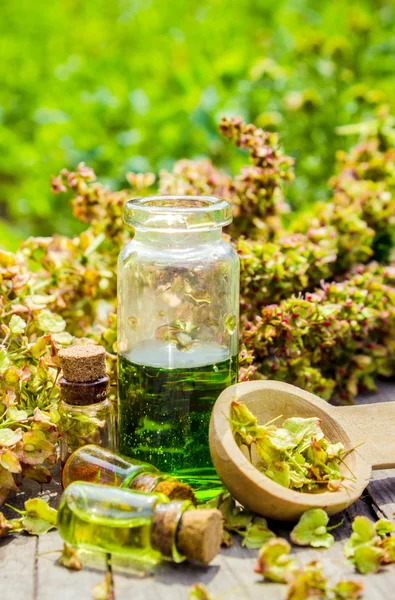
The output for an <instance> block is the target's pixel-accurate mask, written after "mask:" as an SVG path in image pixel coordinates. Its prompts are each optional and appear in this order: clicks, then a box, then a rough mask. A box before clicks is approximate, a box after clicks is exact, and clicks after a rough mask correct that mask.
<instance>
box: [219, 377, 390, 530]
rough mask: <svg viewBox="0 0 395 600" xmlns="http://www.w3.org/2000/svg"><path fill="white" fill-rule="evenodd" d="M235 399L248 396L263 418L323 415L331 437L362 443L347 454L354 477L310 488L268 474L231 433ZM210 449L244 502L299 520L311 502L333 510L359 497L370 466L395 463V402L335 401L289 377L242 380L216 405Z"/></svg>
mask: <svg viewBox="0 0 395 600" xmlns="http://www.w3.org/2000/svg"><path fill="white" fill-rule="evenodd" d="M235 399H237V400H241V401H243V402H245V404H246V405H247V407H248V408H249V409H250V410H251V412H252V413H253V414H254V415H255V416H256V417H257V419H258V423H259V424H262V425H263V424H264V423H267V422H268V421H270V420H271V419H274V418H275V417H278V416H279V415H282V417H283V418H282V419H280V420H279V421H278V425H279V426H280V424H281V422H282V421H283V420H285V419H287V418H288V417H319V418H320V419H321V426H322V429H323V431H324V433H325V436H326V437H327V438H328V440H329V441H330V442H332V443H336V442H342V443H343V444H344V447H345V449H346V450H348V449H351V448H354V447H355V446H358V445H359V444H363V445H362V446H360V447H359V448H358V449H356V450H354V451H353V452H351V453H350V454H349V455H348V456H347V458H346V459H345V462H346V463H347V466H348V467H349V468H350V470H351V471H352V473H353V474H354V475H355V481H350V480H345V481H344V485H343V486H342V487H341V488H340V489H339V490H338V491H337V492H322V493H317V494H308V493H301V492H297V491H295V490H290V489H288V488H285V487H283V486H281V485H279V484H278V483H276V482H274V481H272V480H271V479H269V478H268V477H266V476H265V475H264V474H263V473H261V472H260V471H258V469H256V468H255V467H254V466H253V465H252V464H251V463H250V461H249V459H248V458H247V454H244V451H242V450H241V449H240V448H239V447H238V446H237V444H236V442H235V440H234V438H233V434H232V431H231V428H230V424H229V420H228V419H229V417H230V405H231V402H232V400H235ZM210 450H211V456H212V459H213V463H214V466H215V469H216V471H217V473H218V475H219V477H220V478H221V479H222V481H223V483H224V485H225V486H226V487H227V489H228V490H229V491H230V493H231V494H232V495H233V497H234V498H236V500H238V501H239V502H240V503H241V504H242V505H243V506H244V507H245V508H248V509H249V510H252V511H253V512H255V513H258V514H259V515H263V516H265V517H270V518H273V519H279V520H282V521H296V520H297V519H298V518H299V517H300V515H301V514H302V513H303V512H304V511H305V510H308V509H309V508H324V509H325V510H326V511H327V513H328V514H329V515H333V514H335V513H338V512H340V511H342V510H344V509H345V508H347V506H349V505H350V504H352V503H353V502H355V500H357V498H359V496H360V495H361V494H362V492H363V490H364V489H365V487H366V486H367V484H368V483H369V479H370V475H371V469H372V468H373V469H388V468H391V467H395V402H382V403H377V404H366V405H361V406H342V407H336V406H331V405H330V404H328V403H327V402H325V401H324V400H322V399H321V398H318V396H315V395H314V394H310V393H309V392H305V391H303V390H301V389H299V388H297V387H295V386H293V385H289V384H288V383H280V382H278V381H249V382H245V383H239V384H236V385H233V386H230V387H228V388H227V389H226V390H224V391H223V392H222V394H221V395H220V396H219V398H218V400H217V401H216V403H215V405H214V408H213V413H212V416H211V422H210ZM344 473H345V475H348V476H350V474H349V473H347V472H346V471H345V472H344ZM350 477H351V476H350Z"/></svg>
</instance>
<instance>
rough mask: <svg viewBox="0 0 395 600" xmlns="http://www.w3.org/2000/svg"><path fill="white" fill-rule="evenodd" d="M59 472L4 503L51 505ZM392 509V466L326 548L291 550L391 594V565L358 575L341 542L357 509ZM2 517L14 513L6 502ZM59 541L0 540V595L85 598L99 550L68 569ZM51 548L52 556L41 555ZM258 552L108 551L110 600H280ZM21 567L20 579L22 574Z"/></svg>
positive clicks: (372, 597)
mask: <svg viewBox="0 0 395 600" xmlns="http://www.w3.org/2000/svg"><path fill="white" fill-rule="evenodd" d="M379 387H380V394H379V395H376V394H368V395H365V396H362V397H360V398H359V399H358V401H360V402H361V403H370V402H380V401H391V400H395V385H394V384H393V383H387V382H381V383H380V384H379ZM58 481H59V478H58V475H57V476H56V479H55V481H54V482H52V483H51V484H49V485H41V486H40V485H39V484H37V483H35V482H29V481H25V482H24V483H23V486H22V488H21V491H20V493H18V494H16V495H12V496H10V498H9V502H10V503H11V504H13V505H14V506H16V507H17V508H23V503H24V501H25V500H26V499H27V498H28V497H34V496H41V497H43V498H44V499H46V500H48V501H49V503H50V504H51V505H52V506H56V505H57V502H58V498H59V493H60V491H61V489H60V485H59V483H58ZM394 510H395V469H393V470H388V471H376V472H374V473H373V476H372V480H371V482H370V484H369V486H368V488H367V490H366V491H365V493H364V494H363V496H362V498H361V499H360V500H359V501H358V502H356V503H355V504H354V505H353V506H351V507H350V508H349V509H348V510H347V511H346V512H345V513H343V514H342V515H337V516H335V517H333V518H332V519H331V523H336V522H338V521H340V520H341V518H342V517H343V518H344V522H343V524H342V526H341V527H339V528H338V529H336V530H334V531H333V533H334V535H335V539H336V543H335V545H334V546H333V547H332V548H330V549H329V550H325V551H320V550H314V549H305V548H295V547H293V550H292V551H293V553H295V554H296V555H297V556H298V558H299V559H300V561H301V563H302V564H306V563H307V562H308V561H310V560H322V562H323V563H324V565H325V573H326V574H327V575H328V576H329V577H330V580H331V581H332V582H334V581H335V580H337V579H339V578H341V577H348V578H352V579H360V580H362V581H363V583H364V586H365V595H364V598H365V599H366V600H383V599H386V598H392V596H393V589H394V587H395V567H394V566H392V567H388V568H386V569H383V571H382V572H381V573H380V574H378V575H368V576H361V575H358V574H357V573H355V572H354V568H353V566H352V565H351V564H350V563H349V561H347V560H346V559H345V558H344V556H343V545H344V540H345V539H346V538H347V537H348V536H349V535H350V532H351V522H352V519H353V518H354V516H355V515H357V514H364V515H367V516H369V518H371V519H373V520H374V519H376V518H378V517H380V516H386V517H388V518H392V513H393V511H394ZM4 512H5V513H6V514H7V516H9V517H12V516H15V515H14V514H13V513H12V511H10V509H7V508H5V509H4ZM270 526H271V528H272V529H273V530H274V531H275V532H276V533H277V534H278V535H280V536H284V537H286V538H287V539H289V533H290V526H287V525H284V524H283V523H274V522H273V523H271V524H270ZM61 548H62V541H61V539H60V537H59V535H58V533H57V532H56V531H53V532H50V533H49V534H47V535H45V536H42V537H41V538H35V537H29V536H25V535H20V536H13V537H12V538H11V537H10V538H5V539H2V540H0V569H1V574H2V578H1V588H0V589H1V592H0V596H1V600H53V598H54V597H56V599H57V600H58V599H59V600H66V599H67V600H69V599H70V598H72V597H73V596H74V595H75V596H76V597H78V599H79V600H85V599H86V600H89V599H90V598H91V594H92V588H93V586H94V585H95V584H96V583H99V582H100V581H101V580H102V579H103V577H104V574H105V572H106V570H107V569H108V568H109V567H108V565H107V564H106V558H105V555H102V554H94V553H90V552H80V556H81V558H82V560H83V563H84V568H83V570H82V571H80V572H75V573H73V572H71V571H69V570H67V569H65V568H64V567H61V566H59V565H58V564H57V558H58V555H59V554H58V553H53V550H60V549H61ZM47 552H50V554H47ZM256 556H257V551H256V550H247V549H245V548H242V547H241V545H240V542H239V541H236V542H235V544H234V546H233V547H232V548H230V549H223V550H222V551H221V554H220V555H219V556H218V557H217V558H216V559H215V560H214V561H213V563H212V564H211V565H210V566H208V567H201V566H197V565H192V564H187V563H184V564H181V565H173V564H171V563H161V564H159V565H157V566H156V567H152V566H150V567H149V568H145V567H144V566H143V565H141V564H138V563H132V562H130V561H129V560H127V559H124V558H121V557H115V556H113V557H112V568H113V573H114V584H115V585H114V587H115V598H116V600H129V599H130V598H131V597H133V600H170V599H171V600H186V598H187V596H188V589H189V587H190V586H191V585H193V584H194V583H197V582H200V583H203V584H204V585H206V586H207V588H208V589H209V591H210V593H212V594H213V595H214V596H215V597H217V598H221V599H222V600H224V599H225V598H226V600H240V599H241V598H243V599H244V598H245V599H247V600H249V599H251V600H255V599H256V600H258V599H259V600H261V598H262V597H265V598H266V599H267V600H280V599H283V598H284V595H285V589H286V588H285V586H282V585H278V584H267V583H261V582H260V577H259V576H258V575H256V574H254V573H253V568H254V564H255V561H256ZM21 573H23V577H22V576H21Z"/></svg>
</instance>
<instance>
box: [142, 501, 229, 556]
mask: <svg viewBox="0 0 395 600" xmlns="http://www.w3.org/2000/svg"><path fill="white" fill-rule="evenodd" d="M170 504H171V505H172V506H170V505H169V504H165V505H159V506H158V510H156V511H155V513H154V516H153V522H152V530H151V543H152V546H153V548H155V549H156V550H158V551H159V552H160V553H161V554H162V556H166V557H169V558H171V557H172V555H173V545H174V544H175V546H176V548H177V550H178V552H179V553H180V554H181V555H182V556H184V557H185V558H188V559H190V560H194V561H197V562H200V563H202V564H208V563H209V562H211V561H212V559H213V558H215V556H217V554H218V552H219V549H220V546H221V541H222V534H223V526H222V513H221V512H220V511H219V510H217V509H212V510H202V509H193V510H186V511H185V512H183V513H182V515H181V516H180V505H179V503H178V502H173V503H170ZM162 508H163V510H162Z"/></svg>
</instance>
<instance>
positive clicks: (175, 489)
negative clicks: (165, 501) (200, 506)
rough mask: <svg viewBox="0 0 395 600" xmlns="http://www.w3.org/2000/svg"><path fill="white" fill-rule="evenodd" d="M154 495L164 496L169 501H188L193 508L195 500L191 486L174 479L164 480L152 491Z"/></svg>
mask: <svg viewBox="0 0 395 600" xmlns="http://www.w3.org/2000/svg"><path fill="white" fill-rule="evenodd" d="M153 491H154V492H155V493H160V494H164V495H165V496H167V497H168V498H170V500H190V501H191V502H192V503H193V504H194V505H195V506H196V504H197V500H196V498H195V494H194V493H193V489H192V488H191V486H189V485H187V484H186V483H182V482H181V481H177V480H176V479H164V480H163V481H160V482H159V483H158V484H157V485H156V486H155V487H154V489H153Z"/></svg>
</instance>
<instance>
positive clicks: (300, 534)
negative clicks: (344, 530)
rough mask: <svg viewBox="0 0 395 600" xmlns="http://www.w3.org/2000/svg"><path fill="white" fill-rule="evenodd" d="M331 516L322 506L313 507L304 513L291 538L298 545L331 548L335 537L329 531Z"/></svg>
mask: <svg viewBox="0 0 395 600" xmlns="http://www.w3.org/2000/svg"><path fill="white" fill-rule="evenodd" d="M328 521H329V517H328V515H327V514H326V512H325V511H324V510H322V508H312V509H310V510H307V511H306V512H304V513H303V515H302V516H301V517H300V520H299V522H298V523H297V524H296V525H295V527H294V528H293V530H292V531H291V540H292V541H293V542H294V544H297V545H298V546H312V547H313V548H330V547H331V546H332V545H333V543H334V541H335V539H334V537H333V535H331V534H330V533H328V532H327V528H326V527H327V525H328Z"/></svg>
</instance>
